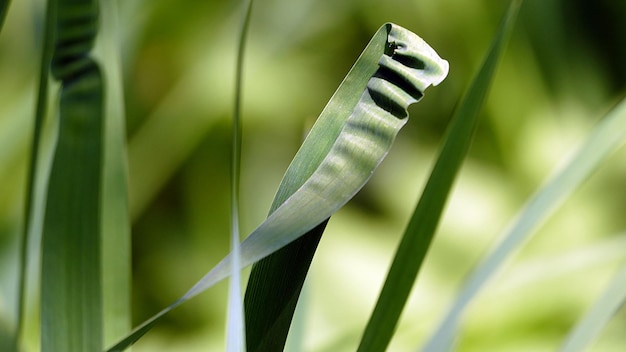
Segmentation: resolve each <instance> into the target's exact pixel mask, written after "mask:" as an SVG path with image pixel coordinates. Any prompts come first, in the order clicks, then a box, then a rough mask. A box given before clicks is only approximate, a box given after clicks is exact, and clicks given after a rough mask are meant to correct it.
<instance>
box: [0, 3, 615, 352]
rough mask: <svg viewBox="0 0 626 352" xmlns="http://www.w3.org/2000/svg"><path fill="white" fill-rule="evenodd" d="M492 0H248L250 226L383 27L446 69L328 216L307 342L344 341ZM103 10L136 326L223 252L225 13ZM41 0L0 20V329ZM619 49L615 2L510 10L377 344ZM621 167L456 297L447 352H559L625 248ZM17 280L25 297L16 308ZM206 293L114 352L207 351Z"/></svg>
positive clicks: (222, 8)
mask: <svg viewBox="0 0 626 352" xmlns="http://www.w3.org/2000/svg"><path fill="white" fill-rule="evenodd" d="M505 7H506V2H500V1H486V0H480V1H476V0H474V1H469V0H456V1H452V0H444V1H405V0H391V1H386V2H378V1H356V0H351V1H343V2H331V1H312V0H301V1H286V0H266V1H259V2H257V3H256V4H255V9H254V12H253V14H252V22H251V27H250V31H251V32H250V36H249V41H248V43H249V46H248V48H247V54H246V55H247V56H246V63H245V69H244V70H245V71H244V74H245V76H244V92H243V99H244V107H243V124H244V127H243V128H244V134H243V150H242V154H243V159H242V184H241V195H242V201H241V205H242V214H241V215H242V232H244V233H249V232H250V230H252V229H253V228H254V227H255V226H256V225H257V224H259V223H260V222H261V221H262V220H263V219H264V217H265V215H266V213H267V210H268V208H269V205H270V202H271V199H272V197H273V194H274V192H275V190H276V187H277V186H278V183H279V181H280V178H281V175H282V173H283V172H284V170H285V169H286V167H287V165H288V163H289V161H290V160H291V158H292V157H293V155H294V154H295V152H296V150H297V148H298V145H299V143H300V141H301V140H302V138H303V134H304V133H305V131H306V129H307V128H308V127H310V125H311V124H312V123H313V121H314V119H315V117H316V116H317V115H318V114H319V112H320V111H321V110H322V108H323V106H324V105H325V103H326V101H328V99H329V98H330V95H331V94H332V93H333V92H334V90H335V88H336V87H337V86H338V85H339V83H340V82H341V79H342V78H343V76H344V75H345V74H346V73H347V71H348V69H349V68H350V66H351V65H352V63H353V62H354V61H355V60H356V57H357V56H358V54H359V53H360V52H361V50H362V49H363V47H364V46H365V44H366V43H367V41H368V40H369V39H370V38H371V36H372V34H373V33H374V32H375V30H376V29H377V28H378V27H379V26H380V25H381V24H382V23H384V22H387V21H391V22H395V23H398V24H400V25H402V26H404V27H406V28H408V29H410V30H412V31H413V32H415V33H417V34H418V35H420V36H421V37H423V38H424V39H425V40H426V41H428V43H429V44H431V45H432V46H433V47H434V48H435V49H436V50H437V51H438V52H439V54H440V55H441V56H442V57H443V58H445V59H447V60H448V61H449V62H450V67H451V69H450V74H449V76H448V78H447V79H446V81H444V82H443V83H442V84H441V85H440V86H439V87H436V88H434V89H432V90H431V91H429V94H428V95H427V96H426V97H425V98H424V100H423V101H422V102H421V103H420V104H417V105H415V106H413V107H412V111H411V118H410V121H409V123H408V125H407V127H405V129H404V130H403V131H402V133H400V135H399V137H398V140H397V142H396V144H395V146H394V147H393V148H392V151H391V153H390V154H389V157H388V158H387V160H386V161H385V162H384V163H383V165H382V166H381V168H380V169H379V170H378V171H377V173H376V174H375V175H374V177H373V179H372V180H371V182H370V183H369V184H368V185H367V186H366V187H365V189H364V190H363V191H362V192H361V193H360V194H359V195H358V196H357V197H356V198H355V199H354V200H353V201H352V202H351V203H349V205H348V206H347V207H346V208H345V209H343V210H341V211H340V212H339V213H338V214H337V215H335V216H334V217H333V219H332V220H331V222H330V223H329V226H328V229H327V231H326V235H325V236H324V237H323V239H322V242H321V244H320V247H319V250H318V254H317V256H316V259H315V260H314V262H313V267H312V269H311V274H310V275H311V276H310V280H309V283H308V287H309V288H308V292H307V293H306V299H305V301H306V302H307V306H306V308H305V311H306V313H305V314H306V315H305V317H304V320H305V346H306V349H307V350H315V351H339V350H351V349H353V348H354V346H356V343H357V341H358V338H359V337H360V334H361V331H362V329H363V328H364V326H365V323H366V322H367V317H368V316H369V313H370V311H371V309H372V307H373V304H374V302H375V299H376V297H377V295H378V291H379V289H380V286H381V284H382V280H383V278H384V274H385V272H386V270H387V267H388V265H389V263H390V260H391V257H392V255H393V251H394V248H395V246H396V242H397V240H398V238H399V236H400V234H401V233H402V229H403V227H404V225H405V223H406V222H407V221H408V217H409V215H410V213H411V211H412V208H413V206H414V205H415V202H416V200H417V196H418V194H419V192H420V190H421V187H422V186H423V182H424V180H425V177H426V175H427V174H428V173H429V172H430V168H431V161H432V158H433V156H434V153H435V151H436V149H437V148H438V143H439V140H440V138H441V135H442V132H443V130H444V128H445V126H446V124H447V122H448V120H449V118H450V116H451V114H452V111H453V110H454V107H455V104H456V102H457V101H458V99H459V97H460V95H461V94H462V92H463V91H464V89H465V87H466V86H467V84H468V81H469V79H470V77H471V76H472V74H473V73H474V71H475V70H476V68H477V67H478V64H479V62H480V60H481V59H482V57H483V55H484V52H485V51H486V49H487V45H488V44H489V42H490V40H491V37H492V35H493V32H494V30H495V28H496V26H497V24H498V21H499V19H500V17H501V15H502V13H503V11H504V8H505ZM120 8H121V14H120V23H122V24H123V27H122V28H121V29H120V30H121V32H122V34H123V35H122V36H123V38H124V40H123V41H122V43H120V45H121V51H122V54H123V65H124V79H125V92H124V93H125V99H126V109H127V119H128V120H127V127H128V143H129V166H130V189H131V190H130V192H131V195H130V196H131V214H132V218H133V267H134V272H133V278H134V279H133V307H134V323H135V325H136V324H137V323H140V322H141V321H143V320H144V319H145V318H147V317H149V316H151V315H152V314H153V313H155V312H156V311H158V310H160V309H161V308H163V307H164V306H166V305H167V304H169V303H171V302H172V301H173V300H175V299H176V298H178V297H179V296H180V295H181V294H182V293H184V291H185V290H186V289H188V288H189V287H190V286H191V285H192V284H193V283H195V281H196V280H197V279H199V278H200V277H201V276H202V275H203V274H204V273H205V272H206V271H207V270H208V269H210V268H211V267H212V266H213V265H214V264H215V263H217V261H218V260H219V259H221V258H222V257H223V256H224V255H225V254H226V253H227V251H228V243H229V242H228V241H229V240H228V233H229V232H228V226H229V214H228V209H229V205H228V182H229V181H228V180H229V174H228V173H229V162H230V161H229V158H230V125H229V124H230V121H229V118H230V114H231V113H232V111H231V106H232V99H233V89H234V88H233V80H234V69H235V60H234V58H235V50H236V40H237V38H236V33H237V32H238V31H237V26H238V24H239V20H240V19H239V17H238V16H239V14H240V12H239V11H238V10H239V9H238V7H237V5H236V4H235V3H234V2H232V1H223V0H221V1H220V0H214V1H206V2H199V1H198V2H185V4H184V5H182V4H181V3H180V2H177V1H173V0H158V1H157V0H155V1H140V0H136V1H125V2H121V3H120ZM43 11H44V10H43V7H42V2H41V1H19V2H13V3H12V4H11V7H10V8H9V11H8V14H7V18H6V21H5V24H4V28H3V29H2V32H0V336H1V335H2V334H4V331H6V330H10V329H12V322H13V321H14V315H15V307H14V303H13V302H15V291H16V289H15V287H16V283H17V280H16V273H17V269H16V265H17V257H16V256H17V254H16V253H17V236H18V233H19V231H20V228H21V226H22V224H21V222H22V219H21V213H22V208H23V192H24V187H25V186H24V180H25V168H26V165H27V163H26V158H27V155H28V153H27V149H28V146H29V143H30V141H29V139H30V135H31V129H32V116H33V114H34V101H35V100H34V99H35V91H36V87H35V84H36V83H35V82H36V77H37V72H38V65H39V63H38V57H39V50H40V48H41V40H42V33H41V32H40V31H41V29H42V28H43V24H42V23H43V18H44V12H43ZM624 43H626V3H624V2H623V1H614V0H613V1H611V0H601V1H595V2H592V3H590V2H585V1H566V0H543V1H539V0H527V1H526V2H525V3H524V5H523V6H522V11H521V13H520V18H519V19H518V22H517V28H516V30H515V32H514V35H513V38H512V41H511V43H510V44H509V47H508V51H507V53H506V55H505V57H504V61H503V62H502V65H501V66H500V69H499V72H498V75H497V77H496V81H495V82H494V85H493V87H492V90H491V94H490V96H489V98H488V101H487V105H486V108H485V110H484V114H485V116H484V119H483V122H482V124H481V125H480V126H479V129H478V132H477V136H476V139H475V140H474V143H473V147H472V149H471V150H470V155H469V159H468V160H467V161H466V163H465V166H464V168H463V170H462V171H461V175H460V179H459V181H458V182H457V186H456V188H455V191H454V193H453V194H452V199H451V201H450V203H449V205H448V208H447V212H446V215H445V217H444V219H443V223H442V225H441V228H440V234H439V235H438V237H436V238H435V241H434V243H433V247H432V249H431V253H430V254H429V255H428V257H427V259H426V263H425V267H424V268H423V271H422V274H421V277H420V278H419V280H418V283H417V286H416V288H415V289H414V292H413V296H412V299H411V300H410V301H409V305H408V306H407V308H406V311H405V314H404V318H403V320H402V321H401V324H400V327H399V331H398V334H397V337H396V339H395V340H394V341H393V342H392V346H391V349H392V350H398V351H404V350H407V349H409V348H411V347H416V346H418V345H420V343H421V342H423V341H424V339H425V337H426V336H428V334H430V332H431V331H432V329H433V328H434V326H435V325H436V323H437V322H438V320H439V319H440V318H441V315H442V313H443V312H444V311H445V310H446V309H447V307H448V305H449V302H450V300H451V299H452V297H453V296H454V293H455V292H456V289H457V288H458V286H459V285H460V283H461V282H462V281H463V278H464V277H465V276H466V275H467V273H468V271H470V270H471V268H472V266H473V265H474V263H475V262H476V260H477V259H478V258H480V256H481V255H482V254H484V253H485V251H486V250H487V249H488V248H489V247H490V246H491V245H492V243H493V241H494V240H495V237H496V235H497V234H498V233H499V232H501V231H502V229H503V228H504V227H505V225H506V223H507V222H508V221H509V220H510V219H511V217H512V216H513V215H514V214H515V212H516V210H517V209H519V208H520V206H521V205H523V203H524V201H525V199H526V198H527V197H528V196H529V195H530V194H531V193H532V192H533V190H535V189H536V188H537V187H538V186H539V185H540V184H541V183H542V182H543V180H544V179H545V178H546V177H547V176H548V175H550V174H551V173H552V172H553V170H554V169H555V167H558V165H560V164H563V161H564V160H565V159H566V157H567V155H569V154H571V152H572V151H573V150H574V149H575V148H576V146H577V145H578V144H579V143H580V142H581V140H582V139H583V137H584V136H585V135H586V133H587V132H588V131H589V129H590V127H591V126H592V125H593V124H594V123H595V121H597V119H598V118H599V117H600V116H602V114H603V113H604V112H606V111H607V110H608V109H609V108H610V107H611V106H612V105H613V104H614V103H615V102H616V101H617V100H618V99H619V98H621V97H622V96H623V95H624V92H625V91H626V68H625V66H624V65H623V63H624V62H626V46H625V45H624ZM52 106H54V105H52ZM52 128H53V124H48V129H49V130H51V129H52ZM49 132H50V131H49ZM50 145H51V144H50V141H48V143H47V144H45V147H46V148H48V149H49V147H50ZM48 149H46V151H44V153H46V152H47V150H48ZM622 149H623V148H622ZM48 153H49V152H48ZM625 160H626V152H625V151H624V150H621V151H620V152H618V153H617V154H616V155H614V156H613V157H612V158H611V159H610V160H608V161H607V162H606V164H605V165H604V166H603V167H602V168H601V169H599V170H598V172H597V173H596V174H595V175H594V177H593V178H591V179H590V180H589V182H588V183H586V184H585V186H584V187H582V188H581V189H580V190H579V191H578V192H577V193H576V195H575V196H574V197H573V198H572V199H570V200H569V201H568V202H567V203H566V204H565V206H564V207H563V208H562V209H561V210H560V211H559V212H558V213H557V214H556V216H555V217H554V218H552V220H550V221H549V222H548V223H547V224H546V225H545V226H544V227H543V228H542V230H541V231H540V232H539V233H538V234H537V235H536V236H535V237H534V238H533V240H532V241H531V242H529V243H528V245H527V246H525V247H524V248H523V249H522V251H521V253H520V255H519V256H518V257H517V258H516V259H515V260H514V261H512V262H511V263H510V265H509V266H508V267H507V268H505V269H504V270H503V272H502V274H501V275H500V276H499V277H498V278H497V279H496V280H495V281H494V282H493V284H492V285H491V286H490V287H489V289H487V290H486V292H485V293H484V294H483V295H481V297H480V298H479V299H478V300H477V301H476V302H474V304H473V306H472V309H471V311H470V312H469V314H468V316H467V320H466V324H465V326H464V331H463V334H462V338H461V339H460V341H459V349H460V350H462V351H485V350H493V349H494V348H495V346H497V347H498V348H497V350H498V351H514V350H533V351H543V350H553V349H554V348H556V347H557V346H558V345H559V343H560V341H561V340H562V339H563V337H564V336H565V335H566V333H567V331H568V330H569V329H570V328H571V326H572V325H573V324H574V322H575V321H576V320H577V319H578V318H579V317H580V315H581V314H582V312H583V311H584V309H585V308H586V307H588V306H589V305H590V303H591V302H592V301H593V299H595V297H596V296H597V295H598V294H599V293H600V292H601V291H602V289H603V287H604V285H605V284H606V282H607V280H608V279H609V278H610V277H611V275H612V274H613V272H614V269H615V268H616V265H617V264H618V263H619V260H620V259H623V258H624V257H625V256H626V253H624V251H623V250H621V249H623V248H624V238H625V236H626V234H624V233H623V232H624V229H625V228H626V218H624V217H623V209H625V208H626V193H624V191H623V190H624V179H626V167H625V166H624V165H626V163H625V162H624V161H625ZM620 232H622V234H620ZM32 250H33V251H36V250H37V248H36V247H33V248H32ZM34 292H35V290H33V291H32V292H31V295H30V296H29V298H30V299H32V300H33V302H36V299H35V297H34ZM225 294H226V285H225V284H221V285H219V286H217V287H216V289H213V290H209V291H208V292H207V293H205V294H203V295H202V296H200V297H198V298H196V299H194V300H193V301H192V302H189V303H187V304H185V305H183V306H182V307H181V308H179V309H177V310H175V311H174V312H172V314H170V315H169V316H168V317H167V318H166V320H165V323H162V324H159V325H158V326H157V327H156V328H155V330H154V331H153V332H151V333H150V334H148V335H147V336H146V337H145V340H142V341H141V342H140V343H139V344H138V345H137V347H136V348H135V349H134V350H135V351H159V350H162V351H171V350H181V349H182V350H185V351H194V350H200V348H202V349H203V350H207V348H208V349H209V350H213V349H215V350H218V349H221V348H222V347H223V340H224V338H223V336H224V331H223V329H224V319H225V302H226V300H225ZM30 313H31V315H30V316H29V321H30V322H29V324H28V325H29V326H33V324H34V319H35V317H36V315H35V312H34V311H32V312H30ZM625 326H626V312H625V311H624V309H622V311H621V312H620V313H619V314H618V315H617V317H616V319H614V321H613V322H612V323H611V325H609V327H608V328H607V330H606V332H605V334H604V335H603V336H602V338H601V340H600V341H599V342H598V345H597V347H598V348H599V350H611V348H614V346H619V345H620V344H621V345H622V346H623V345H624V344H626V340H625V337H624V335H623V333H621V332H622V331H623V330H624V328H625ZM32 331H33V330H32V328H31V330H29V332H28V334H29V335H33V334H34V333H33V332H32ZM34 345H36V342H35V341H33V342H32V346H34ZM32 346H31V345H29V347H32Z"/></svg>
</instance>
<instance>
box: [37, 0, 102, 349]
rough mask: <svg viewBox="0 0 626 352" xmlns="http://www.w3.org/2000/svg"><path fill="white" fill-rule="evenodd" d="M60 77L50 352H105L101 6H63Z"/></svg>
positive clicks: (47, 283) (65, 1)
mask: <svg viewBox="0 0 626 352" xmlns="http://www.w3.org/2000/svg"><path fill="white" fill-rule="evenodd" d="M56 5H57V6H58V7H57V10H56V13H55V14H56V18H55V21H54V22H55V30H54V35H55V49H54V53H53V56H52V66H51V68H52V70H51V71H52V74H53V76H54V77H55V79H57V80H59V81H60V82H61V92H60V99H59V122H58V139H57V145H56V148H55V152H54V157H53V163H52V167H51V170H50V175H49V178H48V180H49V181H48V195H47V200H46V208H45V209H46V210H45V217H44V228H43V234H42V260H41V261H42V270H41V334H42V336H41V348H42V351H44V352H47V351H51V352H52V351H67V352H73V351H76V352H79V351H80V352H84V351H98V350H101V349H102V344H103V341H102V339H103V337H102V331H103V329H102V276H101V260H100V257H101V246H100V240H101V238H100V231H101V228H100V226H101V223H100V216H101V214H100V211H101V207H100V201H101V189H100V187H101V179H102V175H101V174H102V155H103V154H102V153H103V146H102V143H103V133H102V129H103V104H104V97H103V80H102V74H101V71H100V69H99V67H98V65H97V63H96V62H95V61H93V59H91V58H90V57H89V52H90V50H91V48H92V46H93V41H94V38H95V36H96V33H97V22H98V21H97V18H98V12H99V11H98V2H97V1H84V2H76V1H72V0H59V2H57V3H56Z"/></svg>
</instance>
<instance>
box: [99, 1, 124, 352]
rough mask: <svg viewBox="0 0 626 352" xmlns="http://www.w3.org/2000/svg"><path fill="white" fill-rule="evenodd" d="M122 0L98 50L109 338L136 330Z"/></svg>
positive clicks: (107, 18) (106, 7)
mask: <svg viewBox="0 0 626 352" xmlns="http://www.w3.org/2000/svg"><path fill="white" fill-rule="evenodd" d="M118 16H119V14H118V8H117V0H111V1H105V2H103V3H102V16H101V17H102V21H101V23H102V30H101V36H100V40H99V43H98V44H99V46H98V47H96V53H97V54H100V55H99V57H102V62H104V65H103V73H104V75H105V78H106V82H107V86H106V97H107V99H106V105H105V112H106V113H105V116H106V118H105V122H104V129H105V131H104V138H105V140H104V145H105V147H104V164H103V165H104V168H103V183H102V282H103V287H102V289H103V293H102V298H103V314H104V318H103V319H104V343H105V345H106V344H108V343H113V342H115V341H117V340H118V339H119V338H120V337H122V336H124V335H126V334H127V333H128V332H129V331H130V329H131V307H130V291H131V287H130V286H131V273H132V268H131V229H130V214H129V207H128V177H127V174H128V166H127V157H126V129H125V125H126V124H125V118H124V116H125V114H124V97H123V95H124V94H123V92H124V89H123V83H122V77H121V76H122V68H121V63H120V61H121V58H120V57H119V55H120V51H119V48H118V45H119V43H120V36H119V26H120V24H119V21H118V18H119V17H118Z"/></svg>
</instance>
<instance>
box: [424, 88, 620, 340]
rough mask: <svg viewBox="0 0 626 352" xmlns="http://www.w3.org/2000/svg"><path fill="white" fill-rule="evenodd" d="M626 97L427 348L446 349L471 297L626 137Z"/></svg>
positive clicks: (515, 226)
mask: <svg viewBox="0 0 626 352" xmlns="http://www.w3.org/2000/svg"><path fill="white" fill-rule="evenodd" d="M624 125H626V99H624V100H622V101H621V102H620V103H619V104H618V105H617V106H616V107H615V108H614V109H613V110H611V111H610V112H609V113H608V114H607V116H605V118H604V119H603V120H602V121H600V122H599V123H598V124H597V125H596V127H595V128H594V129H593V130H592V131H591V133H590V134H589V136H588V138H587V140H586V141H585V142H584V144H583V145H582V146H581V147H580V148H579V149H578V151H577V153H576V154H575V155H574V156H573V157H572V158H571V159H570V161H569V162H568V164H567V165H566V166H565V167H564V168H563V169H562V170H561V171H560V172H559V173H558V174H556V175H555V176H554V177H552V178H551V179H550V180H549V181H548V183H547V184H546V185H545V186H544V187H542V188H541V189H539V190H538V191H537V193H535V195H534V196H533V197H532V198H531V199H530V201H529V202H528V204H527V205H526V206H525V207H524V209H522V211H521V212H520V214H519V216H518V217H517V218H516V220H515V221H514V222H513V223H512V224H511V226H510V227H509V229H508V230H507V231H506V232H505V234H503V236H502V240H501V242H500V243H499V244H498V245H497V246H496V247H495V248H494V249H493V250H492V251H491V252H490V253H489V254H488V255H487V256H486V257H485V258H484V259H483V261H482V262H481V263H480V264H479V265H478V266H477V268H476V269H475V270H474V272H473V274H472V275H471V276H470V278H469V279H468V281H467V283H466V285H465V286H464V287H463V289H462V290H461V292H460V293H459V295H458V296H457V299H456V300H455V302H454V303H453V305H452V307H451V308H450V310H449V311H448V314H447V315H446V317H445V318H444V320H443V322H442V323H441V324H440V325H439V327H438V328H437V331H436V332H435V334H434V335H433V337H431V339H430V341H429V342H428V344H427V345H426V347H425V350H429V351H430V350H433V351H438V350H443V349H445V347H442V346H447V341H450V340H451V339H452V336H453V335H454V331H455V330H456V328H457V326H458V324H459V320H460V319H461V315H462V313H463V312H464V310H465V308H466V307H467V305H468V304H469V303H470V301H471V300H472V299H473V298H474V297H475V296H476V294H478V292H479V291H480V289H481V288H482V287H483V286H484V285H485V284H486V283H487V281H488V280H489V279H490V278H491V277H492V276H493V275H494V273H495V272H496V271H497V269H498V268H499V267H500V266H501V265H502V263H503V262H504V261H505V260H506V259H507V258H508V257H509V256H510V254H511V253H512V252H513V251H514V250H515V249H516V248H518V246H519V245H520V244H521V243H522V242H523V241H524V240H526V239H527V238H528V237H530V235H531V234H532V233H533V231H534V230H535V229H536V228H537V227H539V226H540V225H541V224H542V223H543V221H545V220H546V218H547V217H548V216H549V215H550V214H552V213H553V212H554V211H555V210H556V209H557V208H558V206H559V205H560V204H561V203H562V202H564V200H565V199H566V198H567V197H568V196H569V195H570V194H572V193H573V192H574V191H575V190H576V188H577V187H579V186H580V184H582V182H583V181H585V180H586V179H587V178H588V177H589V176H590V175H591V173H592V172H593V171H594V170H595V168H596V167H597V166H598V165H599V164H600V162H601V161H602V160H603V159H604V158H606V157H607V156H608V155H609V153H611V152H612V151H613V150H615V149H616V148H617V147H618V146H619V145H621V144H623V143H624V141H625V140H626V130H625V129H624V128H623V126H624Z"/></svg>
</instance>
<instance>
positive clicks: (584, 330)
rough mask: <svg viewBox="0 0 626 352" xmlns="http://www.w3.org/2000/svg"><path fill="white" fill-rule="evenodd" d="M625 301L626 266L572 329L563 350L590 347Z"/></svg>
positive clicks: (570, 350) (566, 351)
mask: <svg viewBox="0 0 626 352" xmlns="http://www.w3.org/2000/svg"><path fill="white" fill-rule="evenodd" d="M625 302H626V266H624V267H623V268H622V269H621V270H620V271H619V272H618V273H617V274H616V275H615V277H614V278H613V280H612V281H611V283H610V285H609V287H608V288H607V289H606V291H605V292H604V293H603V294H602V296H601V297H600V298H599V299H598V300H597V301H596V303H595V304H594V305H593V307H591V308H590V309H589V311H587V313H586V314H585V316H584V317H583V318H582V319H581V320H580V321H579V322H578V324H576V327H575V328H574V329H572V331H571V332H570V334H569V335H568V336H567V339H566V340H565V342H564V343H563V346H562V347H561V351H563V352H575V351H585V350H586V349H587V348H589V347H590V346H591V344H592V342H593V341H594V340H595V339H596V338H597V337H598V336H599V335H600V332H601V331H602V329H603V328H604V327H605V326H606V324H607V323H608V322H609V320H611V318H612V317H613V315H614V314H615V313H616V312H617V311H618V310H619V309H620V307H621V306H623V305H624V303H625Z"/></svg>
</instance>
